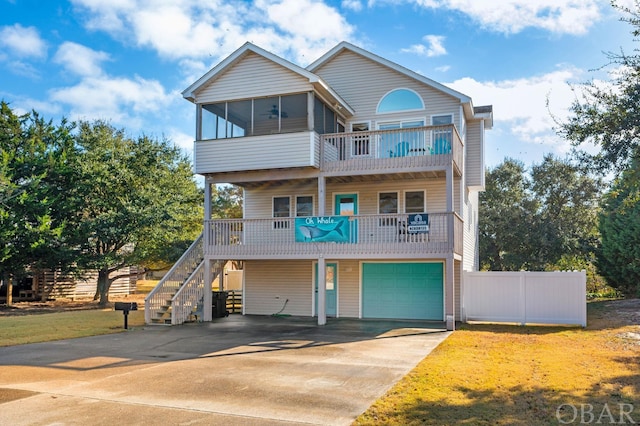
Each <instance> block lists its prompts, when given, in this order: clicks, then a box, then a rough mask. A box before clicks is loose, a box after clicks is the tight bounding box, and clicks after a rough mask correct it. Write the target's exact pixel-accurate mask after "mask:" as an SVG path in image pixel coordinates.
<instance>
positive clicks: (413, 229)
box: [407, 213, 429, 234]
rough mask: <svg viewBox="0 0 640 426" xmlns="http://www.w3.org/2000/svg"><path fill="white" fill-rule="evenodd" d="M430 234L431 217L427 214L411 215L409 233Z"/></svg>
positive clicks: (408, 226) (408, 225) (408, 224)
mask: <svg viewBox="0 0 640 426" xmlns="http://www.w3.org/2000/svg"><path fill="white" fill-rule="evenodd" d="M428 232H429V215H428V214H426V213H417V214H410V215H409V221H408V223H407V233H409V234H426V233H428Z"/></svg>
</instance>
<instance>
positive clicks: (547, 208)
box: [479, 155, 601, 271]
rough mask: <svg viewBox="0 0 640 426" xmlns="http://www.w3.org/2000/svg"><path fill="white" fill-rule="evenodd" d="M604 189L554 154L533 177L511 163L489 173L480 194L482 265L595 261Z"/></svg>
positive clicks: (536, 266) (530, 266) (510, 267)
mask: <svg viewBox="0 0 640 426" xmlns="http://www.w3.org/2000/svg"><path fill="white" fill-rule="evenodd" d="M600 187H601V184H600V181H599V179H596V178H594V177H592V176H590V174H589V173H588V171H587V169H586V168H583V167H579V166H578V165H576V164H573V163H571V162H569V161H568V160H559V159H557V158H555V157H554V156H552V155H546V156H545V158H544V160H543V161H542V163H540V164H534V165H533V166H532V167H531V173H530V174H529V173H527V171H526V170H525V168H524V165H523V164H522V163H521V162H519V161H515V160H511V159H506V160H505V161H504V162H503V163H502V164H501V165H499V166H497V167H496V168H494V169H493V170H490V171H488V172H487V175H486V190H485V192H483V193H482V194H481V195H480V213H479V217H480V221H479V231H480V259H481V262H480V263H481V267H482V268H483V269H490V270H506V271H514V270H521V269H524V270H544V269H549V268H553V266H554V265H557V264H558V263H559V262H560V261H561V259H564V260H563V264H566V263H567V261H568V259H575V260H576V261H578V260H580V262H581V264H582V263H583V262H582V260H584V261H586V262H593V260H594V259H593V257H594V251H595V249H596V247H597V242H598V232H597V217H596V215H597V205H598V200H599V195H600Z"/></svg>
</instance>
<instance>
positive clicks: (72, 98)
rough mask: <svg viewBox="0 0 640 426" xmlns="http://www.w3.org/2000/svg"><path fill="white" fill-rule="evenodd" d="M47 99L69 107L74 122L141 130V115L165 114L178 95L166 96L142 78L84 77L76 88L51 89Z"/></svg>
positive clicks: (162, 91)
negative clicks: (97, 121)
mask: <svg viewBox="0 0 640 426" xmlns="http://www.w3.org/2000/svg"><path fill="white" fill-rule="evenodd" d="M50 99H51V100H52V101H53V102H58V103H60V104H65V105H68V108H65V109H68V110H69V111H70V114H71V116H70V118H71V119H73V120H78V119H82V120H95V119H104V120H109V121H110V122H113V123H114V124H117V125H125V126H126V127H127V128H129V129H130V130H131V129H140V128H141V127H142V121H143V116H145V115H147V114H154V113H155V114H162V113H164V112H165V111H167V110H168V105H169V104H170V103H171V102H172V101H174V100H175V99H178V94H176V93H170V94H167V93H165V90H164V88H163V87H162V85H161V84H160V83H159V82H157V81H155V80H145V79H143V78H141V77H135V78H133V79H128V78H111V77H86V78H84V79H83V80H82V81H81V82H80V83H79V84H77V85H75V86H72V87H65V88H61V89H54V90H52V91H51V92H50Z"/></svg>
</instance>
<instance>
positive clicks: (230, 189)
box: [211, 185, 242, 219]
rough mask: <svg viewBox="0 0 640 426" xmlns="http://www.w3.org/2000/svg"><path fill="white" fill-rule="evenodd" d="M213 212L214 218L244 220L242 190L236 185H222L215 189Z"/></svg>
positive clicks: (212, 198) (212, 201) (212, 197)
mask: <svg viewBox="0 0 640 426" xmlns="http://www.w3.org/2000/svg"><path fill="white" fill-rule="evenodd" d="M211 195H212V196H211V204H212V206H211V211H212V216H213V217H214V218H220V219H222V218H224V219H240V218H242V188H241V187H239V186H235V185H220V186H216V187H214V188H213V191H212V194H211Z"/></svg>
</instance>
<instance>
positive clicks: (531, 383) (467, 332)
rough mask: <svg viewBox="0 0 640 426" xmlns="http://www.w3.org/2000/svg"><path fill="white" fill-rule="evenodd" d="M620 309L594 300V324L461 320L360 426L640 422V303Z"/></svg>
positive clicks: (591, 316)
mask: <svg viewBox="0 0 640 426" xmlns="http://www.w3.org/2000/svg"><path fill="white" fill-rule="evenodd" d="M621 302H626V301H621ZM616 306H618V305H616V303H615V302H606V303H605V302H596V303H590V304H589V308H588V324H589V326H588V327H587V328H586V329H581V328H562V327H519V326H500V325H463V326H462V327H461V328H460V329H459V330H458V331H456V332H455V333H453V334H452V335H451V336H450V337H449V338H448V339H447V340H445V341H444V342H443V343H442V344H441V345H440V346H438V347H437V348H436V349H435V350H434V351H433V352H432V353H431V355H429V356H428V357H427V358H425V359H424V360H423V361H422V362H421V363H420V364H419V365H418V366H417V367H416V368H415V369H414V370H413V371H412V372H411V373H410V374H409V375H407V376H406V377H405V378H404V379H403V380H401V381H400V382H399V383H398V384H397V385H396V386H394V387H393V388H392V389H391V390H390V391H389V392H388V393H387V394H386V395H385V396H384V397H383V398H381V399H380V400H378V401H377V402H376V403H375V404H374V405H373V406H372V407H370V408H369V410H367V411H366V412H365V413H364V414H362V415H361V416H360V417H359V418H358V419H357V420H356V422H355V424H357V425H369V424H384V425H414V424H415V425H418V424H420V425H523V426H525V425H526V426H530V425H549V424H565V423H566V422H567V421H568V420H574V419H573V417H574V414H576V415H577V418H576V419H575V421H576V422H577V423H578V424H579V423H580V421H581V417H582V416H583V414H582V413H583V412H584V417H583V418H584V420H585V422H586V423H589V422H587V421H588V420H589V419H590V417H589V410H590V409H589V407H592V409H591V413H592V414H593V415H594V418H593V422H592V423H593V424H596V421H597V420H598V419H600V420H601V422H600V424H613V422H612V421H611V419H614V420H615V421H616V422H617V424H620V420H621V418H622V419H623V420H625V421H626V422H627V424H630V423H631V422H630V419H631V420H633V421H634V422H636V423H639V422H640V326H639V325H638V321H637V320H638V318H640V303H636V308H635V312H636V314H637V315H638V316H636V317H635V320H634V319H632V320H629V319H628V318H627V319H625V317H624V316H621V315H617V314H618V313H619V312H617V308H616ZM625 312H626V311H625ZM629 312H631V315H633V314H632V313H633V312H634V311H633V309H632V310H631V311H629ZM621 404H622V405H621ZM605 405H606V407H605ZM574 407H575V408H574ZM607 410H609V411H607ZM621 410H622V411H623V412H621ZM624 412H627V413H628V412H631V413H630V414H628V417H627V416H625V414H624ZM609 414H610V416H609ZM558 416H559V418H558ZM621 416H622V417H621ZM563 422H564V423H563Z"/></svg>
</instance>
